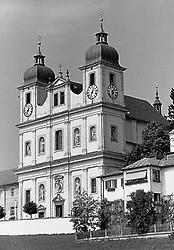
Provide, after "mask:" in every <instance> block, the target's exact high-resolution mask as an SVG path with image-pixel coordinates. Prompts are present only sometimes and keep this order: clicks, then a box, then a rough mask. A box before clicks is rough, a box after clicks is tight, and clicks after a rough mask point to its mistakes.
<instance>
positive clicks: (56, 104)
mask: <svg viewBox="0 0 174 250" xmlns="http://www.w3.org/2000/svg"><path fill="white" fill-rule="evenodd" d="M55 106H58V93H56V94H54V107H55Z"/></svg>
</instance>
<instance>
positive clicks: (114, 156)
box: [16, 18, 165, 219]
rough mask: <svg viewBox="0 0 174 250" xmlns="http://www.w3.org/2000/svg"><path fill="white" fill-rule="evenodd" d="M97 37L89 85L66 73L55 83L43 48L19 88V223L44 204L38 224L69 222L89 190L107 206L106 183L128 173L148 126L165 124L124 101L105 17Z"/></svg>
mask: <svg viewBox="0 0 174 250" xmlns="http://www.w3.org/2000/svg"><path fill="white" fill-rule="evenodd" d="M95 36H96V44H95V45H93V46H92V47H90V48H89V49H88V50H87V52H86V55H85V65H84V66H82V67H80V70H81V73H82V82H81V83H77V82H74V81H71V79H70V77H69V72H68V71H67V74H66V77H64V76H63V73H62V71H61V69H60V72H59V74H58V76H55V73H54V72H53V70H52V69H51V68H49V67H47V66H45V56H44V55H43V54H42V52H41V43H39V44H38V53H37V54H36V55H35V56H34V60H35V62H34V65H33V66H32V67H30V68H28V69H27V70H26V71H25V73H24V78H23V82H22V83H21V86H19V88H18V89H19V92H20V121H19V124H18V125H17V127H18V129H19V155H20V157H19V166H18V169H17V171H16V175H17V177H18V184H19V190H18V195H19V198H18V201H17V203H18V204H17V207H18V219H23V218H27V217H28V215H27V214H25V213H24V212H23V206H24V204H25V203H26V202H27V201H34V202H35V203H36V204H37V205H38V214H37V215H35V217H36V218H43V217H44V218H48V217H64V216H69V214H70V211H71V208H72V204H73V201H74V200H75V199H76V197H77V196H78V195H79V193H80V192H82V191H83V190H86V191H87V192H88V193H89V194H93V196H94V198H96V199H97V198H99V199H100V198H101V197H102V181H101V179H100V178H98V176H102V175H106V174H109V173H111V172H113V171H115V170H120V168H121V167H122V166H123V165H124V155H125V153H126V152H127V151H130V150H131V149H132V148H133V147H134V146H135V145H136V144H137V143H141V139H142V131H143V129H144V128H145V126H146V124H147V123H148V122H150V121H152V120H154V121H158V122H162V123H163V122H165V119H164V118H163V117H162V115H161V114H160V113H161V109H159V110H158V108H159V106H158V105H157V106H158V108H157V107H156V106H154V107H153V106H152V105H151V104H150V103H148V102H147V101H145V100H142V99H138V98H134V97H131V96H127V95H125V94H124V71H125V70H126V68H125V67H123V66H121V65H120V63H119V54H118V52H117V50H116V49H115V48H113V47H111V46H110V45H109V44H108V34H107V33H106V32H105V31H104V28H103V19H102V18H101V23H100V30H99V32H97V33H96V34H95ZM160 107H161V106H160Z"/></svg>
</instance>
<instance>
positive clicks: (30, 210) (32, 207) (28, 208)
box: [23, 201, 37, 218]
mask: <svg viewBox="0 0 174 250" xmlns="http://www.w3.org/2000/svg"><path fill="white" fill-rule="evenodd" d="M23 211H24V212H25V213H27V214H29V215H30V216H31V218H32V214H37V205H36V203H34V202H33V201H29V202H26V203H25V205H24V206H23Z"/></svg>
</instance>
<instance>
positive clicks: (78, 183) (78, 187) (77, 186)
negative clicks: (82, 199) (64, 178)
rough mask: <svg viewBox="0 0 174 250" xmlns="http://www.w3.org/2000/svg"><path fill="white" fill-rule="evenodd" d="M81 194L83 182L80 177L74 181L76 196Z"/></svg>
mask: <svg viewBox="0 0 174 250" xmlns="http://www.w3.org/2000/svg"><path fill="white" fill-rule="evenodd" d="M80 193H81V181H80V178H79V177H76V178H75V180H74V194H75V195H79V194H80Z"/></svg>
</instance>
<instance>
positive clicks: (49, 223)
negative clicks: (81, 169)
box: [0, 218, 75, 235]
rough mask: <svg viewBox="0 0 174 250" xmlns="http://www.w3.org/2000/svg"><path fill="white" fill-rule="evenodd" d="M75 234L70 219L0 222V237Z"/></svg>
mask: <svg viewBox="0 0 174 250" xmlns="http://www.w3.org/2000/svg"><path fill="white" fill-rule="evenodd" d="M63 233H64V234H68V233H75V232H74V230H73V227H72V223H71V222H70V218H49V219H34V220H31V219H28V220H14V221H0V235H28V234H30V235H32V234H63Z"/></svg>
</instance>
